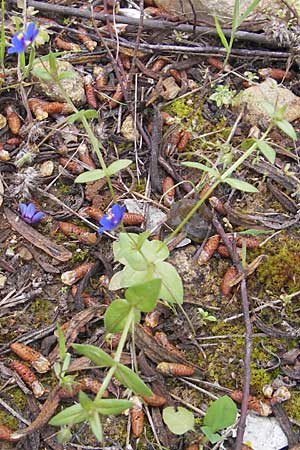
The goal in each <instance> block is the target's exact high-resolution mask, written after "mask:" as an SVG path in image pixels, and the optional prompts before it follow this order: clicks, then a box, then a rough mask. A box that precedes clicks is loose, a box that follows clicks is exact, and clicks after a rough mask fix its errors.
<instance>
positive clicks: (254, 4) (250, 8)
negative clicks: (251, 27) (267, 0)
mask: <svg viewBox="0 0 300 450" xmlns="http://www.w3.org/2000/svg"><path fill="white" fill-rule="evenodd" d="M259 2H260V0H253V2H252V3H250V5H249V6H248V8H247V9H246V11H245V12H244V14H242V15H241V16H240V17H239V19H238V23H237V26H238V27H239V26H240V25H241V23H242V22H244V20H246V19H247V17H248V16H249V15H250V14H251V13H252V12H253V11H254V10H255V8H256V7H257V5H258V4H259Z"/></svg>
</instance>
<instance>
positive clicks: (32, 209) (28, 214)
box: [26, 203, 36, 219]
mask: <svg viewBox="0 0 300 450" xmlns="http://www.w3.org/2000/svg"><path fill="white" fill-rule="evenodd" d="M35 213H36V207H35V206H34V204H33V203H29V205H28V206H27V212H26V217H28V218H29V219H32V218H33V216H34V215H35Z"/></svg>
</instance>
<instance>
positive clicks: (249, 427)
mask: <svg viewBox="0 0 300 450" xmlns="http://www.w3.org/2000/svg"><path fill="white" fill-rule="evenodd" d="M244 442H247V443H248V442H249V445H250V446H251V448H252V449H253V450H279V449H281V448H285V447H286V446H287V445H288V442H287V438H286V435H285V434H284V432H283V431H282V429H281V427H280V426H279V424H278V422H277V420H276V419H275V417H260V416H257V415H255V414H254V413H248V415H247V421H246V429H245V434H244Z"/></svg>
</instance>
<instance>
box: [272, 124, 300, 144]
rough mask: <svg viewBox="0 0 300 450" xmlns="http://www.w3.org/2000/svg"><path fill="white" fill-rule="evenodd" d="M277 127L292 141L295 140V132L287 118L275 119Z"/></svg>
mask: <svg viewBox="0 0 300 450" xmlns="http://www.w3.org/2000/svg"><path fill="white" fill-rule="evenodd" d="M275 123H276V125H277V126H278V128H280V129H281V130H282V131H283V132H284V133H285V134H286V135H287V136H288V137H290V138H291V139H293V140H294V141H296V140H297V134H296V131H295V130H294V127H293V125H291V124H290V122H288V121H287V120H276V121H275Z"/></svg>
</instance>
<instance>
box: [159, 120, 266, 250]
mask: <svg viewBox="0 0 300 450" xmlns="http://www.w3.org/2000/svg"><path fill="white" fill-rule="evenodd" d="M272 127H273V124H272V123H271V124H270V125H269V127H268V129H267V130H266V132H265V133H264V135H263V136H262V137H261V139H260V140H262V141H263V140H264V139H266V137H267V136H268V134H269V133H270V131H271V129H272ZM256 149H257V142H256V141H255V142H254V143H253V144H252V145H251V147H250V148H249V149H248V150H247V151H246V152H245V153H244V154H243V155H242V156H241V157H240V158H239V159H238V160H237V161H236V162H235V163H234V164H233V165H232V166H230V167H229V168H228V169H227V170H226V171H225V172H224V173H223V175H221V177H220V178H219V179H217V180H216V181H215V182H214V183H213V184H212V185H211V187H210V188H209V189H208V191H207V192H206V193H205V195H204V196H203V197H202V198H201V199H200V200H199V201H198V202H197V203H196V205H195V206H194V207H193V208H192V209H191V211H190V212H189V213H188V214H187V215H186V217H185V218H184V219H183V221H182V222H181V223H180V224H179V225H178V227H177V228H176V229H175V230H174V231H173V232H172V233H171V234H170V236H168V237H167V239H166V240H165V243H168V242H170V241H171V240H172V239H173V238H174V237H175V236H176V234H177V233H179V231H181V230H182V228H183V227H184V225H185V224H186V223H187V222H188V221H189V220H190V218H191V217H192V216H193V215H194V214H195V213H196V212H197V210H198V209H199V208H200V206H201V205H202V204H203V203H204V202H205V200H207V199H208V197H209V196H210V195H211V194H212V193H213V191H214V190H215V189H216V187H217V186H219V184H220V183H223V182H224V181H225V180H226V178H228V177H229V176H230V175H231V174H232V173H233V172H234V171H235V170H236V169H237V168H238V167H239V166H240V165H241V164H243V162H244V161H245V160H246V159H247V158H249V156H251V155H252V153H253V152H254V151H255V150H256Z"/></svg>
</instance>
